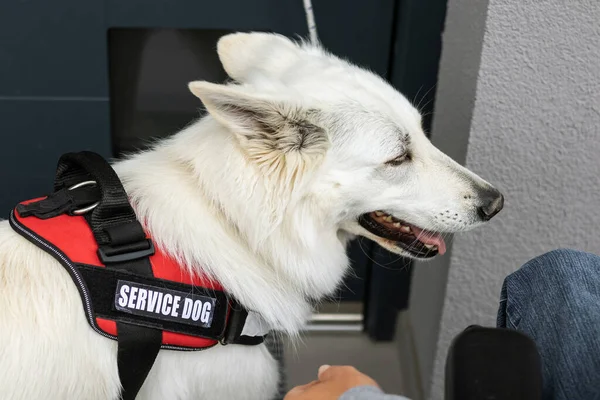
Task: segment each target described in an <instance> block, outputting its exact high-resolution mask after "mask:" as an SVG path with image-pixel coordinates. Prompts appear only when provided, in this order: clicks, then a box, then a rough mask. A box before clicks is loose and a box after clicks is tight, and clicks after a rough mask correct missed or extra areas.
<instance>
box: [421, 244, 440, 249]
mask: <svg viewBox="0 0 600 400" xmlns="http://www.w3.org/2000/svg"><path fill="white" fill-rule="evenodd" d="M423 245H424V246H425V247H427V248H428V249H429V250H437V249H438V247H437V245H435V244H423Z"/></svg>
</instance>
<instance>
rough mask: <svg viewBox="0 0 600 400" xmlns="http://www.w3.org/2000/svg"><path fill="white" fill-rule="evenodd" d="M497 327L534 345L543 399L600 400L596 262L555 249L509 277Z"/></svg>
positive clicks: (599, 269) (599, 261)
mask: <svg viewBox="0 0 600 400" xmlns="http://www.w3.org/2000/svg"><path fill="white" fill-rule="evenodd" d="M498 327H503V328H504V327H506V328H511V329H516V330H519V331H522V332H524V333H525V334H527V335H529V337H531V338H532V339H533V340H534V341H535V342H536V344H537V347H538V350H539V352H540V356H541V359H542V368H543V371H542V373H543V382H544V387H543V399H544V400H600V257H598V256H596V255H593V254H589V253H584V252H580V251H575V250H554V251H551V252H549V253H546V254H544V255H542V256H540V257H537V258H534V259H533V260H531V261H529V262H528V263H527V264H525V265H524V266H523V267H521V269H519V270H518V271H516V272H514V273H513V274H511V275H509V276H508V277H507V278H506V279H505V281H504V285H503V287H502V294H501V297H500V309H499V311H498Z"/></svg>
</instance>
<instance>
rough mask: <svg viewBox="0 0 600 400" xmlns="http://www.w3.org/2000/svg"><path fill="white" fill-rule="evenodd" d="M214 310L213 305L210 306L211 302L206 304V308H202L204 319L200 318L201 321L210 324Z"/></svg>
mask: <svg viewBox="0 0 600 400" xmlns="http://www.w3.org/2000/svg"><path fill="white" fill-rule="evenodd" d="M211 309H212V304H210V302H209V301H207V302H205V303H204V306H202V317H201V318H200V321H202V322H204V323H205V324H208V322H209V321H210V310H211Z"/></svg>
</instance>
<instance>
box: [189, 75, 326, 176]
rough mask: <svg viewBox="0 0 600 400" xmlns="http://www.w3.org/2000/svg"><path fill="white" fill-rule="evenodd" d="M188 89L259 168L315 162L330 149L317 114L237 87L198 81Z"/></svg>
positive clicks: (281, 100)
mask: <svg viewBox="0 0 600 400" xmlns="http://www.w3.org/2000/svg"><path fill="white" fill-rule="evenodd" d="M189 88H190V91H191V92H192V93H193V94H194V95H196V96H197V97H198V98H200V100H202V102H203V103H204V105H205V106H206V109H207V110H208V112H209V113H210V114H211V115H212V116H213V117H214V118H215V119H217V120H218V121H220V122H221V123H222V124H224V125H225V126H227V127H228V128H229V129H230V130H231V131H232V132H234V133H235V134H236V136H237V137H238V139H239V141H240V144H241V145H242V147H243V148H244V149H245V151H246V152H247V153H248V155H249V156H250V157H251V158H252V159H253V160H255V161H257V162H258V163H259V164H268V165H269V168H271V167H273V165H272V164H273V163H280V162H284V163H292V160H294V161H293V162H304V163H306V162H308V161H315V160H317V159H320V158H322V157H323V156H324V155H325V153H326V152H327V149H328V148H329V138H328V136H327V133H326V132H325V130H324V129H323V128H321V127H320V126H318V125H317V123H316V119H317V116H318V112H317V111H314V110H305V109H303V108H302V107H300V106H297V105H293V104H292V103H291V102H290V101H286V100H285V99H273V98H269V97H268V96H265V95H262V96H261V95H258V94H256V93H250V92H248V91H246V90H245V89H244V88H243V87H241V86H238V85H218V84H214V83H209V82H204V81H197V82H191V83H190V84H189ZM288 100H289V99H288Z"/></svg>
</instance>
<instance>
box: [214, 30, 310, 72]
mask: <svg viewBox="0 0 600 400" xmlns="http://www.w3.org/2000/svg"><path fill="white" fill-rule="evenodd" d="M301 52H302V50H301V48H300V47H299V46H298V45H297V44H295V43H294V42H292V41H291V40H289V39H288V38H286V37H285V36H281V35H277V34H273V33H259V32H252V33H232V34H229V35H225V36H223V37H221V39H219V41H218V43H217V53H218V54H219V59H220V60H221V63H222V64H223V68H224V69H225V71H226V72H227V74H228V75H229V76H230V77H232V78H233V79H235V80H236V81H238V82H247V81H249V80H250V79H251V77H252V75H253V74H255V73H261V74H266V75H268V76H269V77H270V78H271V79H276V78H277V77H278V76H279V75H280V74H282V73H284V72H285V71H287V69H288V67H289V66H291V65H293V64H294V63H296V62H298V59H299V57H300V56H301Z"/></svg>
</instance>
